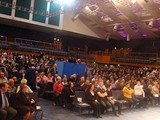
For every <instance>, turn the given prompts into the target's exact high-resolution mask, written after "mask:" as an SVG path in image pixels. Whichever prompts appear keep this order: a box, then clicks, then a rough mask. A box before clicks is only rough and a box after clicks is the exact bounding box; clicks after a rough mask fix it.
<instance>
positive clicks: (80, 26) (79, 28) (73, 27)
mask: <svg viewBox="0 0 160 120" xmlns="http://www.w3.org/2000/svg"><path fill="white" fill-rule="evenodd" d="M74 15H75V13H74V10H73V9H72V8H66V9H65V11H64V15H63V25H62V26H63V27H62V29H63V30H65V31H69V32H75V33H79V34H83V35H87V36H92V37H96V38H99V36H97V35H96V34H95V33H94V32H93V31H92V30H90V29H89V28H88V27H87V26H86V25H85V24H84V23H83V22H82V21H81V20H80V19H79V18H77V19H76V20H75V21H73V20H72V18H73V16H74Z"/></svg>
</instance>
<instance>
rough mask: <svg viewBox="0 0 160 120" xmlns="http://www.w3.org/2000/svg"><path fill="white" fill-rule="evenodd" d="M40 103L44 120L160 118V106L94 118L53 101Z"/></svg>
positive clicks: (137, 119)
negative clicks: (55, 103) (57, 104)
mask: <svg viewBox="0 0 160 120" xmlns="http://www.w3.org/2000/svg"><path fill="white" fill-rule="evenodd" d="M39 105H40V106H41V107H42V109H43V112H44V114H43V118H42V120H83V119H85V120H95V119H100V120H106V119H107V120H160V106H155V107H148V108H145V109H144V108H139V109H138V108H137V109H131V110H128V109H127V110H123V113H124V115H121V116H120V117H116V116H114V115H113V114H112V113H111V112H109V113H106V114H104V115H102V118H94V117H92V114H88V113H87V112H85V111H84V112H83V113H82V114H81V113H80V112H75V111H72V110H69V109H66V108H62V107H57V106H54V105H53V103H52V101H49V100H45V99H40V100H39Z"/></svg>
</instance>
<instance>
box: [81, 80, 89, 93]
mask: <svg viewBox="0 0 160 120" xmlns="http://www.w3.org/2000/svg"><path fill="white" fill-rule="evenodd" d="M89 84H90V81H89V79H86V80H85V82H84V84H83V86H81V87H82V90H83V91H86V90H87V87H88V86H89Z"/></svg>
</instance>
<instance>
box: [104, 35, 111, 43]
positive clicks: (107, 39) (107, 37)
mask: <svg viewBox="0 0 160 120" xmlns="http://www.w3.org/2000/svg"><path fill="white" fill-rule="evenodd" d="M110 36H111V33H107V34H106V37H105V40H106V41H109V39H110Z"/></svg>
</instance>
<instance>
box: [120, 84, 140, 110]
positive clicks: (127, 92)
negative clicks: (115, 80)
mask: <svg viewBox="0 0 160 120" xmlns="http://www.w3.org/2000/svg"><path fill="white" fill-rule="evenodd" d="M122 91H123V99H124V100H126V101H128V102H129V108H131V107H132V106H135V105H137V103H138V100H137V99H135V98H134V97H133V94H134V90H133V89H132V88H131V87H130V82H127V83H126V85H125V86H124V88H123V90H122Z"/></svg>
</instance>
